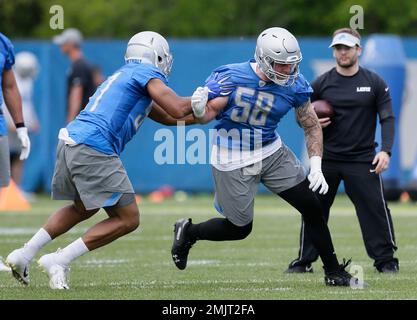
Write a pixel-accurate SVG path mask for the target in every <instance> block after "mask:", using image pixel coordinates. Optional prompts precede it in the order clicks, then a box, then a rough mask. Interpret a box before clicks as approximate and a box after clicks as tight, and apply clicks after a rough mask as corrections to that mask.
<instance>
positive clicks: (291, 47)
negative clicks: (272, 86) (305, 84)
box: [255, 27, 303, 86]
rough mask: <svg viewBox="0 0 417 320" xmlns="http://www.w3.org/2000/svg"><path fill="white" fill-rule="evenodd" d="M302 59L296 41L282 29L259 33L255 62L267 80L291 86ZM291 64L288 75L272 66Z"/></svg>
mask: <svg viewBox="0 0 417 320" xmlns="http://www.w3.org/2000/svg"><path fill="white" fill-rule="evenodd" d="M302 59H303V57H302V55H301V51H300V47H299V45H298V41H297V39H296V38H295V37H294V36H293V35H292V34H291V33H290V32H289V31H288V30H286V29H284V28H278V27H274V28H269V29H266V30H264V31H262V32H261V34H260V35H259V37H258V40H257V41H256V49H255V60H256V62H257V63H258V65H259V68H260V69H261V70H262V72H263V73H264V74H265V75H266V76H267V77H268V79H269V80H271V81H273V82H275V83H276V84H279V85H285V86H289V85H292V84H293V83H294V82H295V80H296V79H297V76H298V74H299V70H298V65H299V63H300V62H301V60H302ZM275 63H278V64H291V65H292V68H291V72H290V74H284V73H280V72H277V71H275V70H274V64H275Z"/></svg>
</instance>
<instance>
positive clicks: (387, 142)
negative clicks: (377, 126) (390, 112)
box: [381, 116, 395, 155]
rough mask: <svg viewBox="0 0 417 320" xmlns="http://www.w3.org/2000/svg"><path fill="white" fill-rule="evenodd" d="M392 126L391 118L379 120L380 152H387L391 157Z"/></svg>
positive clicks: (392, 118)
mask: <svg viewBox="0 0 417 320" xmlns="http://www.w3.org/2000/svg"><path fill="white" fill-rule="evenodd" d="M394 124H395V121H394V117H393V116H391V117H388V118H385V119H382V120H381V137H382V146H381V151H385V152H388V154H389V155H391V150H392V145H393V144H394V132H395V128H394Z"/></svg>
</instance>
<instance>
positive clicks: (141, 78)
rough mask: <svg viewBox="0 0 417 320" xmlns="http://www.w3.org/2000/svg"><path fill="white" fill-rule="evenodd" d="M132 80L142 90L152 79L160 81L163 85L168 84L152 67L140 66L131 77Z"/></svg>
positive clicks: (161, 74)
mask: <svg viewBox="0 0 417 320" xmlns="http://www.w3.org/2000/svg"><path fill="white" fill-rule="evenodd" d="M132 77H133V79H134V80H135V81H136V82H137V83H138V84H139V85H140V86H141V87H143V88H145V87H146V85H147V84H148V82H149V81H150V80H152V79H155V78H156V79H160V80H161V81H162V82H164V83H165V84H168V80H167V78H166V77H165V75H164V74H163V73H162V72H161V71H160V70H159V69H158V68H156V67H154V66H152V65H141V66H140V68H137V69H136V70H135V72H134V73H133V75H132Z"/></svg>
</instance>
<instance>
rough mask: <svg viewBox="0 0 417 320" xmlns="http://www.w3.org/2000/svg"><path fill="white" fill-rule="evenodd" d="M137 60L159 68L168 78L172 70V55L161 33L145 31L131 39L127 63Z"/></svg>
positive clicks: (126, 55) (126, 58)
mask: <svg viewBox="0 0 417 320" xmlns="http://www.w3.org/2000/svg"><path fill="white" fill-rule="evenodd" d="M131 59H137V60H141V61H143V62H144V63H150V64H153V65H154V66H156V67H158V68H159V69H160V70H161V71H162V72H163V73H164V74H165V75H166V76H169V74H170V73H171V68H172V61H173V58H172V55H171V53H170V51H169V45H168V42H167V41H166V40H165V38H164V37H163V36H161V35H160V34H159V33H156V32H153V31H143V32H139V33H137V34H135V35H134V36H133V37H132V38H130V40H129V42H128V44H127V48H126V54H125V61H128V60H131Z"/></svg>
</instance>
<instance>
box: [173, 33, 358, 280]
mask: <svg viewBox="0 0 417 320" xmlns="http://www.w3.org/2000/svg"><path fill="white" fill-rule="evenodd" d="M301 60H302V55H301V51H300V48H299V45H298V42H297V40H296V38H295V37H294V36H293V35H292V34H291V33H290V32H288V31H287V30H285V29H283V28H276V27H274V28H269V29H267V30H265V31H263V32H262V33H261V34H260V35H259V37H258V39H257V44H256V50H255V59H254V60H250V61H248V62H244V63H237V64H230V65H225V66H222V67H219V68H217V69H216V70H214V72H213V73H212V75H211V76H210V77H209V78H208V79H207V81H210V82H212V81H213V80H215V79H227V82H228V83H232V84H234V85H235V88H234V89H232V92H231V94H230V95H228V96H227V97H217V98H214V99H212V100H210V101H208V94H209V91H210V90H211V88H208V87H204V88H202V87H199V88H198V89H197V90H196V91H195V93H194V94H193V96H192V98H191V99H192V109H193V113H194V117H195V119H196V122H199V123H207V122H209V121H211V120H213V119H214V118H216V119H217V120H218V124H217V125H216V129H217V133H216V135H215V137H214V139H213V147H212V153H211V164H212V171H213V177H214V181H215V191H216V193H215V207H216V209H217V210H218V211H219V212H220V213H221V214H222V215H223V216H224V218H213V219H210V220H208V221H205V222H202V223H198V224H194V223H192V221H191V219H180V220H178V221H177V222H176V223H175V227H174V241H173V245H172V251H171V253H172V258H173V260H174V263H175V265H176V266H177V267H178V268H179V269H181V270H182V269H185V267H186V265H187V257H188V254H189V250H190V248H191V247H192V245H193V244H194V243H195V242H196V241H197V240H212V241H224V240H240V239H244V238H246V237H247V236H248V235H249V234H250V232H251V230H252V220H253V208H254V198H255V194H256V191H257V188H258V185H259V183H260V182H262V183H263V184H264V185H265V186H266V187H267V188H268V189H269V190H271V191H272V192H273V193H275V194H277V195H279V196H280V197H281V198H283V199H284V200H285V201H287V202H288V203H289V204H291V205H292V206H293V207H294V208H296V209H297V210H298V211H299V212H300V213H301V214H302V216H303V218H304V221H305V227H306V229H309V233H310V234H311V238H312V239H313V241H314V245H315V247H316V248H317V249H318V251H319V252H320V257H321V259H322V261H323V264H324V270H325V283H326V284H327V285H334V286H349V285H351V284H353V283H357V282H358V279H356V278H353V277H352V276H351V275H350V274H349V273H348V272H347V271H345V268H346V266H347V265H348V263H349V262H348V263H343V264H339V262H338V260H337V257H336V254H335V252H334V248H333V244H332V239H331V236H330V232H329V229H328V227H327V225H326V222H325V221H324V218H323V215H322V213H321V207H320V203H319V201H318V199H317V198H316V196H315V194H314V191H316V190H318V192H319V193H320V194H325V193H326V192H327V190H328V185H327V183H326V181H325V179H324V176H323V173H322V171H321V156H322V150H323V142H322V130H321V126H320V123H319V121H318V118H317V116H316V114H315V112H314V110H313V108H312V105H311V103H310V95H311V93H312V88H311V87H310V84H309V83H308V82H307V81H306V80H305V78H304V77H303V75H302V74H300V72H299V63H300V62H301ZM210 87H212V86H210ZM292 108H295V113H296V116H297V120H298V122H299V123H300V125H301V126H302V128H303V129H304V132H305V138H306V144H307V151H308V155H309V157H310V172H309V174H308V176H307V178H306V173H305V172H304V169H303V167H302V165H301V163H300V162H299V160H298V159H297V158H296V156H295V155H294V154H293V153H292V152H291V150H290V149H289V148H288V147H287V146H286V145H285V144H284V143H283V141H282V140H281V138H280V136H279V135H278V133H277V132H276V129H277V126H278V124H279V121H280V119H281V118H282V117H283V116H284V115H285V114H286V113H287V112H288V111H289V110H291V109H292Z"/></svg>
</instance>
